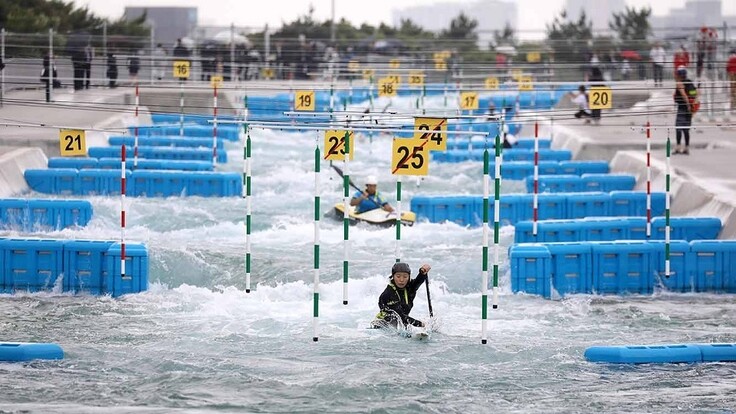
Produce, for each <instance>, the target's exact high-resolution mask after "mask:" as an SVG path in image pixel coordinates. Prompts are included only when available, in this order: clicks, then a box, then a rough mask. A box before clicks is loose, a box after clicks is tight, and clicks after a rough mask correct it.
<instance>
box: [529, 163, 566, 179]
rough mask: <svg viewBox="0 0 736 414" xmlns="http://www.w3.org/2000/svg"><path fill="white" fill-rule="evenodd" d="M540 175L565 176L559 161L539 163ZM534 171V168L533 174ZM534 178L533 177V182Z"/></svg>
mask: <svg viewBox="0 0 736 414" xmlns="http://www.w3.org/2000/svg"><path fill="white" fill-rule="evenodd" d="M538 170H539V175H558V174H563V173H562V172H561V170H560V162H559V161H539V164H538ZM533 173H534V169H533V168H532V174H533ZM533 179H534V177H532V180H533Z"/></svg>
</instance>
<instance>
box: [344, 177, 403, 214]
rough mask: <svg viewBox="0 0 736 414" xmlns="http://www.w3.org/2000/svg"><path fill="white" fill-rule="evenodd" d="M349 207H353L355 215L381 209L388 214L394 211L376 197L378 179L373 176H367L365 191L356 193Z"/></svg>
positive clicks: (379, 197) (384, 201)
mask: <svg viewBox="0 0 736 414" xmlns="http://www.w3.org/2000/svg"><path fill="white" fill-rule="evenodd" d="M350 205H351V206H356V207H355V214H361V213H365V212H366V211H371V210H375V209H377V208H382V209H383V210H385V211H388V212H389V213H391V212H393V211H394V208H393V207H391V205H390V204H389V203H388V202H387V201H386V200H384V199H383V198H381V196H380V195H378V179H377V178H376V176H375V175H369V176H368V177H367V178H366V180H365V190H364V191H358V192H356V193H355V194H354V195H353V198H352V199H351V200H350Z"/></svg>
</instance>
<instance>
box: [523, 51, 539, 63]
mask: <svg viewBox="0 0 736 414" xmlns="http://www.w3.org/2000/svg"><path fill="white" fill-rule="evenodd" d="M541 60H542V54H541V53H539V52H528V53H527V54H526V61H527V62H529V63H538V62H540V61H541Z"/></svg>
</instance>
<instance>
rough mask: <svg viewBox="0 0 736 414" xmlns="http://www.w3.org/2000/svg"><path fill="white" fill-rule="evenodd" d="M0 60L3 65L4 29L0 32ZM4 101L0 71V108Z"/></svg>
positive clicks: (2, 77) (2, 76) (3, 87)
mask: <svg viewBox="0 0 736 414" xmlns="http://www.w3.org/2000/svg"><path fill="white" fill-rule="evenodd" d="M0 59H1V60H2V62H3V63H5V28H2V30H0ZM4 100H5V69H2V70H0V106H2V105H3V101H4Z"/></svg>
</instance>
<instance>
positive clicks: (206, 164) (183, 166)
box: [98, 158, 214, 171]
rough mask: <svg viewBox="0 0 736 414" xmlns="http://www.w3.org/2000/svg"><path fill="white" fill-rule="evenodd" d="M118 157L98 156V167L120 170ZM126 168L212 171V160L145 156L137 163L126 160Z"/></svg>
mask: <svg viewBox="0 0 736 414" xmlns="http://www.w3.org/2000/svg"><path fill="white" fill-rule="evenodd" d="M120 166H121V164H120V158H100V159H99V162H98V168H99V169H112V170H118V171H119V170H120ZM125 166H126V168H128V169H129V170H179V171H212V170H213V169H214V166H213V165H212V161H211V160H210V161H178V160H151V159H147V158H140V159H138V163H137V164H136V162H135V161H134V160H132V159H128V160H126V163H125Z"/></svg>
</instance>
